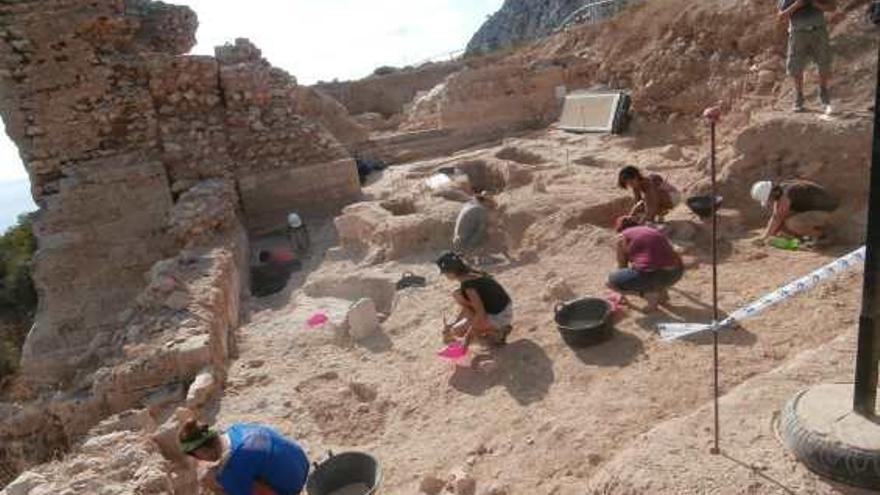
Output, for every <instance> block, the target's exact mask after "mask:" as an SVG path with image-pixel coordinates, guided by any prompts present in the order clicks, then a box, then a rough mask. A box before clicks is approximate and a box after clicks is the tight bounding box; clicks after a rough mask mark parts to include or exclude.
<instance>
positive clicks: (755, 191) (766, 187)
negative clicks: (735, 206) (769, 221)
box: [752, 180, 773, 208]
mask: <svg viewBox="0 0 880 495" xmlns="http://www.w3.org/2000/svg"><path fill="white" fill-rule="evenodd" d="M772 190H773V183H772V182H770V181H769V180H762V181H760V182H755V183H754V184H753V185H752V199H754V200H755V201H757V202H759V203H761V206H762V207H764V208H766V207H767V203H769V202H770V192H771V191H772Z"/></svg>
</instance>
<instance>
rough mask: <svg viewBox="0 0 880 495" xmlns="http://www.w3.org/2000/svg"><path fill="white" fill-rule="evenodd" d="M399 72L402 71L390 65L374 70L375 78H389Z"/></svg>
mask: <svg viewBox="0 0 880 495" xmlns="http://www.w3.org/2000/svg"><path fill="white" fill-rule="evenodd" d="M399 71H400V69H398V68H396V67H391V66H390V65H383V66H382V67H379V68H378V69H376V70H374V71H373V75H374V76H387V75H389V74H394V73H396V72H399Z"/></svg>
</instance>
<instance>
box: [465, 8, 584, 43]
mask: <svg viewBox="0 0 880 495" xmlns="http://www.w3.org/2000/svg"><path fill="white" fill-rule="evenodd" d="M587 3H589V2H588V1H587V0H505V2H504V5H503V6H502V7H501V10H499V11H498V12H496V13H495V14H493V15H492V16H491V17H490V18H489V19H488V20H487V21H486V22H485V24H483V26H482V27H481V28H480V30H479V31H477V34H475V35H474V37H473V38H472V39H471V41H470V43H468V46H467V53H468V54H472V53H483V52H490V51H493V50H498V49H501V48H507V47H510V46H515V45H517V44H520V43H523V42H527V41H533V40H536V39H538V38H542V37H544V36H547V35H549V34H551V33H552V32H553V31H554V30H555V29H556V27H557V26H559V24H560V23H561V22H562V21H564V20H565V19H566V18H567V17H568V16H570V15H571V14H572V13H574V11H576V10H577V9H579V8H581V7H583V6H584V5H585V4H587Z"/></svg>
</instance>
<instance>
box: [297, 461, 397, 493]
mask: <svg viewBox="0 0 880 495" xmlns="http://www.w3.org/2000/svg"><path fill="white" fill-rule="evenodd" d="M359 483H360V484H363V485H364V486H365V487H367V491H364V492H363V493H358V494H355V493H352V494H351V495H376V494H377V493H378V490H379V485H381V483H382V467H381V466H379V461H377V460H376V458H375V457H373V456H371V455H369V454H364V453H361V452H343V453H342V454H339V455H334V454H333V453H332V452H330V453H329V454H328V457H327V460H326V461H324V462H322V463H320V464H319V463H317V462H316V463H315V469H314V471H312V474H311V475H309V481H308V483H307V484H306V492H308V494H309V495H331V494H333V493H334V492H336V491H337V490H341V489H343V488H345V487H348V486H351V485H356V484H359Z"/></svg>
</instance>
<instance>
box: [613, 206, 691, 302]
mask: <svg viewBox="0 0 880 495" xmlns="http://www.w3.org/2000/svg"><path fill="white" fill-rule="evenodd" d="M616 229H617V232H618V233H619V234H620V235H619V236H618V238H617V246H616V252H617V265H618V269H617V270H615V271H614V272H612V273H611V275H609V276H608V287H609V288H611V289H612V290H614V291H617V292H620V293H621V294H638V295H640V296H642V297H644V298H645V300H646V301H648V306H647V308H646V309H647V310H648V311H653V310H655V309H657V305H658V304H665V303H666V302H668V301H669V291H668V289H669V288H670V287H672V286H673V285H675V284H676V283H678V281H679V280H681V277H682V275H683V274H684V264H683V263H682V261H681V257H680V256H679V255H678V253H676V252H675V249H674V248H673V247H672V244H671V243H670V242H669V240H668V239H667V238H666V236H664V235H663V233H662V232H660V231H659V230H657V229H655V228H653V227H649V226H646V225H639V224H638V221H637V220H636V219H635V218H633V217H621V218H619V219H617V226H616Z"/></svg>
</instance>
